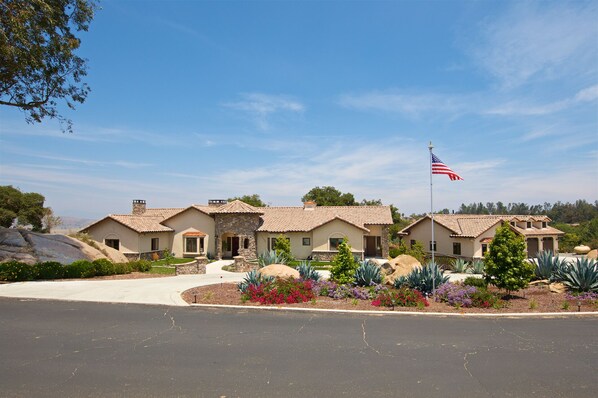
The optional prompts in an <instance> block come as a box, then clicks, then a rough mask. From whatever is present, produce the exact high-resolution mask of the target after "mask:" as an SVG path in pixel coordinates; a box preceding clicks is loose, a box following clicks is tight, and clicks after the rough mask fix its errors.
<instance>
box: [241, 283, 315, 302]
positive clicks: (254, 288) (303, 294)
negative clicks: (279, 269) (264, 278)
mask: <svg viewBox="0 0 598 398" xmlns="http://www.w3.org/2000/svg"><path fill="white" fill-rule="evenodd" d="M312 288H313V282H312V281H311V280H305V281H303V280H299V279H276V280H275V281H269V282H266V283H262V284H260V285H249V286H248V287H247V290H246V291H245V292H244V293H243V294H242V295H241V299H242V300H243V301H247V300H249V301H252V302H256V303H260V304H285V303H286V304H294V303H304V302H306V301H309V300H311V299H313V298H314V293H313V291H312Z"/></svg>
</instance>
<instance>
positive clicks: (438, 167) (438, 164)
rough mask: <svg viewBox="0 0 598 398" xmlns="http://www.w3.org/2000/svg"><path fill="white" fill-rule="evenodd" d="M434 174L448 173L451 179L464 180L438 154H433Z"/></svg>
mask: <svg viewBox="0 0 598 398" xmlns="http://www.w3.org/2000/svg"><path fill="white" fill-rule="evenodd" d="M432 174H446V175H447V176H448V177H449V178H450V179H451V181H455V180H462V179H463V178H461V176H460V175H459V174H457V173H455V172H454V171H453V170H451V168H450V167H448V166H447V165H446V164H444V163H442V160H440V159H438V157H436V155H434V154H432Z"/></svg>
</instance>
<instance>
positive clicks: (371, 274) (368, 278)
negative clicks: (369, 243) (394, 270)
mask: <svg viewBox="0 0 598 398" xmlns="http://www.w3.org/2000/svg"><path fill="white" fill-rule="evenodd" d="M354 278H355V284H356V285H357V286H371V285H372V284H380V283H381V282H382V273H381V272H380V267H379V266H378V265H377V264H375V263H374V262H372V261H363V262H361V263H360V264H359V267H357V269H356V270H355V275H354Z"/></svg>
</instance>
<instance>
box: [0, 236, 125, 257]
mask: <svg viewBox="0 0 598 398" xmlns="http://www.w3.org/2000/svg"><path fill="white" fill-rule="evenodd" d="M95 244H96V245H97V246H98V247H99V249H100V250H98V249H96V248H94V247H91V246H90V245H88V244H86V243H83V242H81V241H79V240H77V239H74V238H71V237H69V236H66V235H59V234H42V233H37V232H31V231H28V230H24V229H15V228H1V227H0V262H4V261H11V260H16V261H22V262H24V263H27V264H35V263H38V262H43V261H57V262H59V263H62V264H70V263H72V262H74V261H76V260H89V261H93V260H96V259H99V258H108V259H110V260H111V261H112V262H127V259H126V257H125V256H124V255H123V254H122V253H120V252H118V251H117V250H114V249H112V248H109V247H107V246H105V245H103V244H98V243H95Z"/></svg>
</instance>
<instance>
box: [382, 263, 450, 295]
mask: <svg viewBox="0 0 598 398" xmlns="http://www.w3.org/2000/svg"><path fill="white" fill-rule="evenodd" d="M448 281H449V277H448V275H446V276H445V275H444V271H443V270H442V269H440V267H438V265H436V264H435V263H433V262H429V263H427V264H426V265H425V266H424V267H422V268H415V269H414V270H413V271H411V273H410V274H409V275H406V276H402V277H400V278H397V279H395V282H394V287H396V288H401V287H404V286H407V287H409V288H411V289H415V290H419V291H420V292H421V293H432V291H433V290H434V289H435V288H438V286H440V285H442V284H443V283H447V282H448Z"/></svg>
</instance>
